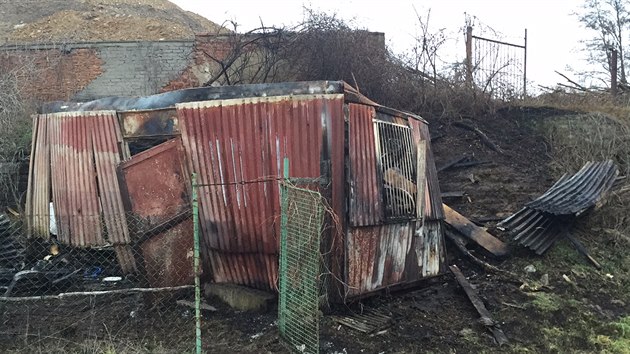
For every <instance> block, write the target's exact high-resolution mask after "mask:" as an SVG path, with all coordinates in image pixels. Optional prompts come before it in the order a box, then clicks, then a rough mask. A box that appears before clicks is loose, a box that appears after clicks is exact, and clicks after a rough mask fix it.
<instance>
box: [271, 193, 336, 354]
mask: <svg viewBox="0 0 630 354" xmlns="http://www.w3.org/2000/svg"><path fill="white" fill-rule="evenodd" d="M324 213H325V205H324V203H323V199H322V196H321V195H320V194H319V193H317V192H314V191H311V190H308V189H302V188H297V187H295V186H292V185H290V184H288V183H283V185H282V220H281V222H282V225H281V240H280V301H279V304H278V325H279V330H280V334H281V336H282V337H283V338H284V339H285V340H286V341H287V342H288V343H289V345H290V346H291V347H292V349H293V350H295V351H298V352H301V353H318V352H319V290H320V287H319V285H320V284H319V283H320V279H319V277H320V273H321V272H320V234H321V230H322V225H323V222H324Z"/></svg>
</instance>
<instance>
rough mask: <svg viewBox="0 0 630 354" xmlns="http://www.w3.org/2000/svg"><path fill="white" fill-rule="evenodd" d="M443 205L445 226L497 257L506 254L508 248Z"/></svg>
mask: <svg viewBox="0 0 630 354" xmlns="http://www.w3.org/2000/svg"><path fill="white" fill-rule="evenodd" d="M443 205H444V214H445V216H446V223H447V224H449V225H450V226H452V227H453V228H454V229H456V230H457V231H459V232H460V233H461V234H462V235H464V236H466V237H467V238H469V239H470V240H472V241H474V242H475V243H476V244H478V245H479V246H481V247H483V248H484V249H485V250H487V251H488V252H490V253H492V254H493V255H495V256H497V257H501V256H505V255H507V254H508V252H509V249H508V246H507V245H506V244H505V243H504V242H503V241H501V240H499V239H498V238H496V237H494V236H492V235H491V234H490V233H488V232H487V231H486V230H484V229H483V228H481V227H479V226H477V225H475V224H474V223H473V222H472V221H470V220H468V219H467V218H466V217H464V216H463V215H461V214H460V213H458V212H456V211H455V210H453V209H451V208H450V207H449V206H448V205H446V204H443Z"/></svg>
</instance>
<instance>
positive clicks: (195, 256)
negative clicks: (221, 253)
mask: <svg viewBox="0 0 630 354" xmlns="http://www.w3.org/2000/svg"><path fill="white" fill-rule="evenodd" d="M197 188H198V187H197V174H196V173H193V174H192V209H193V210H192V211H193V238H194V246H193V270H194V272H195V338H196V340H195V352H196V353H197V354H201V279H199V277H200V274H201V268H200V262H199V203H198V201H197Z"/></svg>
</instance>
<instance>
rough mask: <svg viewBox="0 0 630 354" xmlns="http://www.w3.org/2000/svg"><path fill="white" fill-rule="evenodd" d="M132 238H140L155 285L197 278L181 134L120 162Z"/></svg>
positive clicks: (119, 172) (170, 284)
mask: <svg viewBox="0 0 630 354" xmlns="http://www.w3.org/2000/svg"><path fill="white" fill-rule="evenodd" d="M118 174H119V176H120V180H121V181H122V183H121V185H122V189H123V194H124V196H125V199H126V200H125V201H126V206H125V207H126V209H127V211H128V213H129V215H128V219H129V220H130V221H129V224H130V228H131V229H132V231H133V236H134V239H133V241H134V242H139V243H140V249H141V251H142V261H143V262H144V267H143V269H144V271H145V272H146V277H147V281H148V282H149V284H150V285H151V286H154V287H161V286H178V285H185V284H190V283H191V282H192V281H193V268H192V258H191V257H192V247H193V227H192V218H191V217H190V211H191V208H190V188H189V174H188V167H187V166H186V157H185V155H184V148H183V146H182V142H181V139H180V138H175V139H172V140H169V141H167V142H164V143H162V144H160V145H158V146H155V147H153V148H151V149H149V150H146V151H143V152H141V153H139V154H137V155H134V156H133V157H132V158H131V159H129V160H128V161H125V162H123V163H121V164H120V165H119V166H118Z"/></svg>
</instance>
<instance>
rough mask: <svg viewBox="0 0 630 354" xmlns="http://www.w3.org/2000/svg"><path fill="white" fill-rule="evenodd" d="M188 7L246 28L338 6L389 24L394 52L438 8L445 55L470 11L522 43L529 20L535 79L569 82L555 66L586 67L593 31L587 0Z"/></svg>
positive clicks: (181, 2) (407, 44)
mask: <svg viewBox="0 0 630 354" xmlns="http://www.w3.org/2000/svg"><path fill="white" fill-rule="evenodd" d="M171 1H172V2H173V3H175V4H177V5H178V6H180V7H181V8H183V9H184V10H188V11H193V12H196V13H198V14H200V15H202V16H204V17H206V18H208V19H210V20H211V21H213V22H215V23H218V24H222V23H224V22H225V21H228V20H232V21H235V22H236V23H238V24H239V27H238V30H239V32H245V31H247V30H250V29H253V28H256V27H260V23H261V20H262V21H263V23H264V24H265V25H266V26H282V25H287V26H290V25H295V24H297V23H299V22H300V21H301V20H302V19H304V8H305V7H307V8H311V9H314V10H318V11H324V12H327V13H336V14H337V16H339V17H340V18H342V19H344V20H348V21H351V22H352V23H353V24H354V25H356V26H358V27H361V28H367V29H368V30H371V31H376V32H384V33H385V39H386V41H387V44H388V45H389V46H390V48H392V50H393V51H394V52H395V53H398V54H402V53H405V52H408V51H409V50H410V49H411V47H412V45H413V38H414V37H415V36H416V34H417V31H418V20H417V17H416V12H417V13H418V14H420V15H422V16H426V14H427V12H428V11H429V10H430V11H431V16H430V21H429V25H430V29H431V30H438V29H441V28H444V29H445V31H446V34H447V36H448V37H449V38H450V40H449V41H448V43H447V44H446V46H445V47H444V48H443V49H442V52H441V57H442V59H443V60H444V61H445V62H457V61H462V60H463V57H464V55H465V44H464V34H463V28H464V25H465V18H466V15H468V16H474V17H475V18H476V20H477V21H478V23H482V24H484V25H485V26H489V27H491V28H492V29H494V30H496V31H498V32H500V33H501V38H500V39H501V40H503V41H507V42H511V43H516V44H522V43H523V37H524V30H525V29H526V28H527V36H528V38H527V44H528V49H527V76H528V81H531V82H532V84H533V86H534V87H537V85H544V86H554V85H555V84H556V83H557V82H564V79H562V78H561V77H560V76H559V75H557V74H556V73H555V72H554V71H556V70H557V71H560V72H563V73H567V74H569V76H571V77H574V74H573V73H572V72H570V71H569V69H568V68H569V67H570V68H572V69H573V70H575V71H578V72H579V71H581V70H586V69H587V65H586V62H585V60H584V58H585V54H584V53H583V52H582V51H581V49H582V48H583V45H582V44H581V43H580V40H584V39H588V38H590V37H592V34H590V33H589V32H588V31H587V30H585V29H584V28H583V27H582V26H581V24H580V23H579V21H578V20H577V17H576V16H575V15H573V13H575V12H576V11H579V10H580V7H581V4H582V3H583V1H581V0H424V1H411V0H388V1H382V0H381V1H374V0H363V1H359V0H318V1H308V0H305V1H301V0H291V1H289V0H287V1H278V0H266V1H254V0H220V1H201V0H171Z"/></svg>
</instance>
